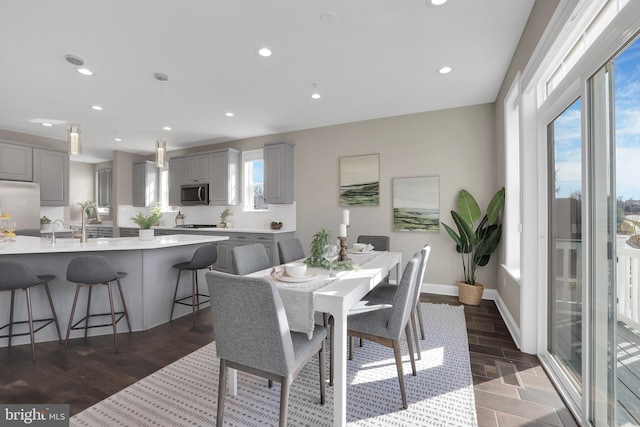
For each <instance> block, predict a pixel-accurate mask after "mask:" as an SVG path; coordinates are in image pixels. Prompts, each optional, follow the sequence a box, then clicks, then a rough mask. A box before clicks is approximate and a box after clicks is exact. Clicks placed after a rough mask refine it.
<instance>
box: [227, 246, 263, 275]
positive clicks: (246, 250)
mask: <svg viewBox="0 0 640 427" xmlns="http://www.w3.org/2000/svg"><path fill="white" fill-rule="evenodd" d="M231 255H232V256H231V257H232V259H233V260H232V264H233V272H234V273H235V274H237V275H238V276H244V275H245V274H250V273H254V272H256V271H260V270H264V269H265V268H269V267H271V261H270V260H269V254H267V249H266V248H265V247H264V245H263V244H261V243H254V244H251V245H241V246H236V247H234V248H233V249H232V250H231Z"/></svg>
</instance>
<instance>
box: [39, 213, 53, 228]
mask: <svg viewBox="0 0 640 427" xmlns="http://www.w3.org/2000/svg"><path fill="white" fill-rule="evenodd" d="M51 228H52V225H51V220H50V219H49V218H47V216H46V215H45V216H43V217H42V218H40V230H42V231H50V230H51Z"/></svg>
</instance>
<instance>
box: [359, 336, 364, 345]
mask: <svg viewBox="0 0 640 427" xmlns="http://www.w3.org/2000/svg"><path fill="white" fill-rule="evenodd" d="M363 345H364V338H362V337H360V347H362V346H363Z"/></svg>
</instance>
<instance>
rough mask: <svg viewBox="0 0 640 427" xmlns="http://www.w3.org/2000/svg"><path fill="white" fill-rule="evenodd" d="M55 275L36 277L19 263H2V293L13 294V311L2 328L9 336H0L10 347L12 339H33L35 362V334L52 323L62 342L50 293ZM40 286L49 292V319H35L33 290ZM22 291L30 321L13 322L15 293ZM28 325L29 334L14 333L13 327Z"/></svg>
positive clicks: (0, 278)
mask: <svg viewBox="0 0 640 427" xmlns="http://www.w3.org/2000/svg"><path fill="white" fill-rule="evenodd" d="M55 278H56V276H53V275H49V274H48V275H40V276H36V275H35V274H34V273H33V272H32V271H31V270H30V269H29V268H28V267H26V266H25V265H23V264H20V263H18V262H13V261H0V292H7V291H10V292H11V309H10V311H9V323H7V324H6V325H4V326H2V327H0V330H2V329H4V328H6V327H8V328H9V334H7V335H0V338H9V347H11V338H12V337H20V336H24V335H29V337H30V338H31V358H32V360H33V361H34V362H35V360H36V346H35V340H34V334H35V333H36V332H38V331H39V330H41V329H42V328H44V327H46V326H48V325H49V324H51V323H52V322H53V323H55V325H56V330H57V332H58V339H59V340H62V336H61V335H60V326H59V325H58V316H56V310H55V308H53V301H52V299H51V292H50V291H49V282H50V281H51V280H53V279H55ZM38 285H44V289H45V291H46V292H47V298H48V299H49V307H51V315H52V316H53V317H50V318H48V319H34V318H33V313H32V310H31V288H32V287H34V286H38ZM19 289H22V290H23V291H24V292H25V294H26V296H27V315H28V317H29V320H21V321H14V320H13V304H14V301H15V293H16V291H17V290H19ZM40 322H45V323H44V324H43V325H41V326H40V327H39V328H37V329H35V330H34V329H33V324H34V323H40ZM22 323H28V324H29V332H23V333H19V334H14V333H13V325H17V324H22Z"/></svg>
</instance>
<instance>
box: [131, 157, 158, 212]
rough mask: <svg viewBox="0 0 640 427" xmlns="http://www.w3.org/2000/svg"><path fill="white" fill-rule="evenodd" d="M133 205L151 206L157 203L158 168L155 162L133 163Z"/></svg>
mask: <svg viewBox="0 0 640 427" xmlns="http://www.w3.org/2000/svg"><path fill="white" fill-rule="evenodd" d="M132 181H133V189H132V190H133V191H132V195H133V206H136V207H150V206H154V205H156V204H157V203H158V202H159V200H160V198H159V197H158V168H157V167H156V164H155V163H154V162H149V161H146V162H138V163H134V164H133V179H132Z"/></svg>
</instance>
